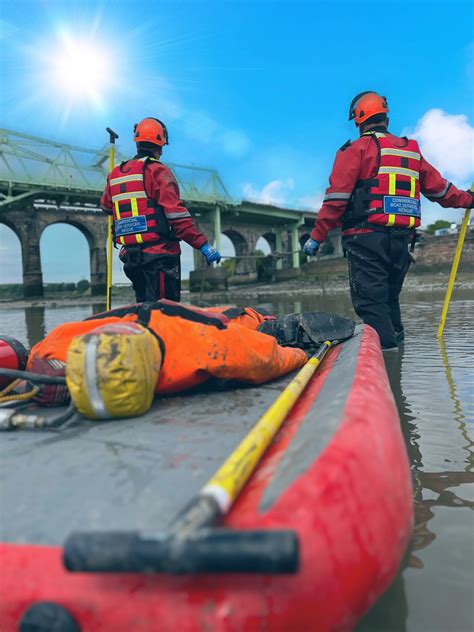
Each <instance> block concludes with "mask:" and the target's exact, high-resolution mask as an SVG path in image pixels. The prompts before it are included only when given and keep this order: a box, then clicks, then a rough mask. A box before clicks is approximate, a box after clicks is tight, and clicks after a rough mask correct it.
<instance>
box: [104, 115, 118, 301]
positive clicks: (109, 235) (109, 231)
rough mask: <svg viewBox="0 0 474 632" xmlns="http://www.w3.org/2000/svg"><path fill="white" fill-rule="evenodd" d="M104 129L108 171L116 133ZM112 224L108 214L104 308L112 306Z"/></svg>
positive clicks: (112, 156) (111, 164)
mask: <svg viewBox="0 0 474 632" xmlns="http://www.w3.org/2000/svg"><path fill="white" fill-rule="evenodd" d="M106 131H107V132H108V133H109V143H110V146H109V172H110V171H112V169H113V168H114V166H115V164H114V163H115V141H116V140H117V138H118V134H116V133H115V132H114V130H113V129H111V128H110V127H107V129H106ZM112 225H113V218H112V215H109V218H108V226H107V297H106V301H105V303H106V309H107V310H109V309H110V308H111V307H112V252H113V250H112V249H113V243H112Z"/></svg>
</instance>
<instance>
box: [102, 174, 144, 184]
mask: <svg viewBox="0 0 474 632" xmlns="http://www.w3.org/2000/svg"><path fill="white" fill-rule="evenodd" d="M142 180H143V176H142V174H141V173H134V174H133V175H131V176H122V177H121V178H112V180H111V181H110V184H123V183H124V182H141V181H142Z"/></svg>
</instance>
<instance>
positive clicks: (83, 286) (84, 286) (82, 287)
mask: <svg viewBox="0 0 474 632" xmlns="http://www.w3.org/2000/svg"><path fill="white" fill-rule="evenodd" d="M90 286H91V284H90V283H89V281H88V280H87V279H81V280H80V281H78V282H77V291H78V292H80V293H81V294H82V293H83V292H86V291H87V290H88V289H89V288H90Z"/></svg>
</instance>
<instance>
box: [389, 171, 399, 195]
mask: <svg viewBox="0 0 474 632" xmlns="http://www.w3.org/2000/svg"><path fill="white" fill-rule="evenodd" d="M396 192H397V174H396V173H389V174H388V194H389V195H395V193H396Z"/></svg>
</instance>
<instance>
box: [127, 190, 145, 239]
mask: <svg viewBox="0 0 474 632" xmlns="http://www.w3.org/2000/svg"><path fill="white" fill-rule="evenodd" d="M130 204H131V206H132V217H138V215H139V213H138V202H137V200H136V199H132V200H130ZM134 237H135V240H136V242H137V244H142V243H143V237H142V236H141V235H140V233H138V234H137V235H134Z"/></svg>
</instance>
